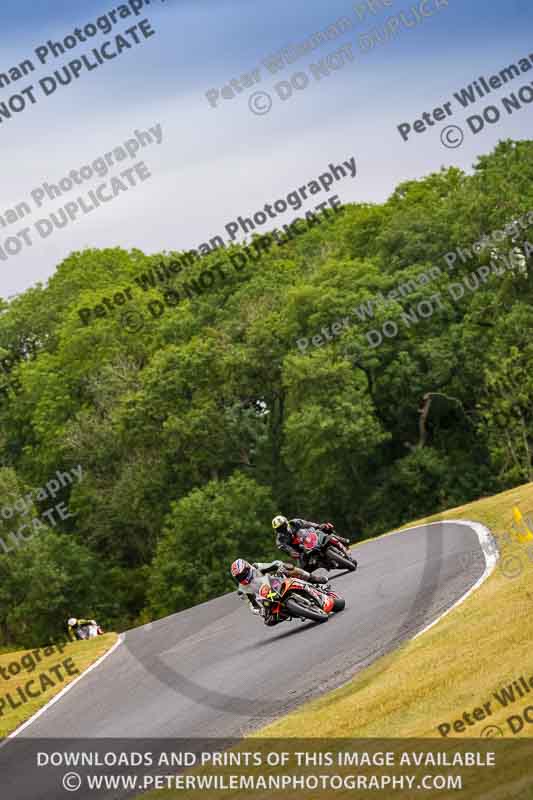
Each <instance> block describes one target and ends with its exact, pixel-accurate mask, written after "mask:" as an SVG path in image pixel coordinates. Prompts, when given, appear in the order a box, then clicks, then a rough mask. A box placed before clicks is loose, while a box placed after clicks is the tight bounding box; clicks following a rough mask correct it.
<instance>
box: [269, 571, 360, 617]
mask: <svg viewBox="0 0 533 800" xmlns="http://www.w3.org/2000/svg"><path fill="white" fill-rule="evenodd" d="M258 600H260V601H261V603H262V605H263V609H264V612H265V614H266V615H271V617H272V618H273V620H274V621H275V622H283V621H284V620H288V619H293V618H295V617H296V618H299V619H301V620H306V619H310V620H313V621H314V622H327V621H328V619H329V616H330V614H333V613H335V612H337V611H342V610H343V608H344V606H345V604H346V601H345V600H344V598H343V597H341V596H340V595H338V594H336V593H335V592H332V591H331V589H330V588H329V587H327V588H324V589H321V588H318V587H316V586H311V584H309V583H307V582H306V581H303V580H301V579H300V578H291V577H280V576H277V575H269V576H268V582H267V583H264V584H263V585H262V586H261V589H260V590H259V595H258Z"/></svg>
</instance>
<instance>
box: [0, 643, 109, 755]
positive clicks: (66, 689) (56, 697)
mask: <svg viewBox="0 0 533 800" xmlns="http://www.w3.org/2000/svg"><path fill="white" fill-rule="evenodd" d="M123 641H124V634H123V633H121V634H120V635H119V637H118V639H117V641H116V642H115V644H114V645H113V647H111V648H110V649H109V650H108V651H107V652H106V653H104V654H103V656H100V658H99V659H97V660H96V661H95V662H94V664H91V666H90V667H87V669H86V670H85V671H84V672H82V673H81V675H79V676H78V677H77V678H75V679H74V680H73V681H72V683H69V684H67V686H65V687H64V688H63V689H61V691H60V692H58V693H57V694H56V695H54V697H52V699H51V700H49V701H48V703H46V705H44V706H43V707H42V708H40V709H39V710H38V711H36V712H35V714H34V715H33V716H32V717H30V718H29V719H28V720H26V722H24V723H23V724H22V725H20V726H19V727H18V728H16V730H14V731H13V733H10V734H9V736H6V738H5V739H4V741H3V742H0V749H1V748H2V747H5V746H6V744H8V742H9V740H10V739H14V738H15V736H18V735H19V733H22V731H23V730H25V728H27V727H28V726H29V725H31V724H32V722H35V720H36V719H38V718H39V717H40V716H41V714H44V712H45V711H47V710H48V709H49V708H50V707H51V706H53V705H54V703H57V702H58V700H60V699H61V698H62V697H63V696H64V695H65V694H66V693H67V692H69V691H70V690H71V689H72V688H73V687H74V686H76V684H77V683H79V682H80V681H81V680H82V679H83V678H85V676H86V675H88V674H89V672H92V671H93V669H96V667H99V666H100V664H101V663H102V662H103V661H105V659H106V658H107V657H108V656H110V655H111V653H113V652H114V651H115V650H116V649H117V647H119V646H120V645H121V644H122V642H123Z"/></svg>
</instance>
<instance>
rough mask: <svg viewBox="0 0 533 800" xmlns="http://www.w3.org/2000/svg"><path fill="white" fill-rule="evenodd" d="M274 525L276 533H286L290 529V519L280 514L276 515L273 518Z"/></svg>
mask: <svg viewBox="0 0 533 800" xmlns="http://www.w3.org/2000/svg"><path fill="white" fill-rule="evenodd" d="M272 527H273V528H274V530H275V531H276V533H286V532H287V531H288V530H289V520H288V519H287V517H282V516H281V515H278V516H277V517H274V519H273V520H272Z"/></svg>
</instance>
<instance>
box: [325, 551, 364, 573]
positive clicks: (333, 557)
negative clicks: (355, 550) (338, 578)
mask: <svg viewBox="0 0 533 800" xmlns="http://www.w3.org/2000/svg"><path fill="white" fill-rule="evenodd" d="M328 557H329V560H330V562H332V563H333V564H334V565H335V566H337V567H339V568H340V569H348V570H350V572H355V570H356V569H357V561H352V559H351V558H349V557H348V556H345V555H343V553H341V552H340V550H337V548H336V547H328Z"/></svg>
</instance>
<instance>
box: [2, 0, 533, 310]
mask: <svg viewBox="0 0 533 800" xmlns="http://www.w3.org/2000/svg"><path fill="white" fill-rule="evenodd" d="M388 1H389V2H390V1H391V0H388ZM443 1H444V0H440V2H443ZM436 2H437V0H427V2H426V6H425V8H426V9H430V10H432V11H434V13H433V15H432V16H430V17H427V18H425V19H424V21H423V22H422V23H421V24H417V25H416V26H415V27H412V28H404V27H402V28H401V29H400V30H399V32H398V33H397V35H396V36H395V37H394V38H393V39H390V40H388V41H382V43H380V44H376V45H375V47H373V48H372V49H370V50H369V51H368V52H362V51H361V49H360V46H359V38H358V37H359V36H360V35H361V34H368V32H369V31H370V30H371V29H373V28H378V29H380V30H382V31H383V26H384V25H385V24H386V23H387V20H388V19H389V18H390V17H392V16H393V15H398V14H399V13H400V12H401V11H407V10H408V9H409V8H410V7H413V6H415V7H419V6H420V0H418V2H415V0H407V2H406V0H392V2H391V5H390V6H389V7H385V6H384V5H383V2H381V3H380V2H379V0H375V2H374V7H375V8H378V7H379V6H382V7H381V9H379V10H378V11H377V13H371V12H370V11H368V12H367V14H366V16H365V18H364V19H360V18H359V17H358V15H357V14H356V13H355V11H354V7H355V6H356V5H357V6H359V7H360V8H361V9H362V6H363V4H364V3H363V0H356V2H345V0H330V2H328V4H327V7H326V6H325V4H324V3H322V2H318V0H291V2H290V3H287V2H286V0H269V2H268V3H266V2H258V1H256V2H252V1H251V0H238V1H236V0H216V2H215V1H214V0H194V2H183V0H151V2H150V4H149V5H148V6H147V8H146V9H145V10H143V12H142V13H141V15H140V16H138V17H130V18H128V19H123V20H119V22H118V24H117V25H116V26H115V27H114V29H113V31H112V32H111V33H110V34H108V35H104V34H100V35H99V36H96V37H94V39H91V40H90V41H88V42H87V43H86V44H80V45H79V46H78V47H77V48H75V49H74V50H72V51H69V52H68V53H67V54H66V55H65V56H64V57H62V58H58V59H54V60H52V61H50V62H49V64H47V65H44V66H40V65H38V62H37V59H35V57H34V53H33V51H34V49H35V48H36V47H37V46H39V45H41V44H43V43H45V42H46V41H47V40H48V39H53V40H63V39H64V37H65V36H66V35H67V34H69V33H71V31H72V30H73V29H74V28H75V27H77V26H83V25H84V24H86V23H88V22H93V21H94V20H95V19H96V18H97V17H98V16H101V15H103V14H105V13H107V12H109V11H110V10H112V9H114V8H117V7H118V6H119V5H120V3H119V2H113V0H111V2H109V3H103V2H100V0H99V1H98V2H85V3H82V4H77V5H74V4H73V3H72V2H71V1H70V0H69V2H66V0H54V3H53V4H52V3H50V2H49V0H17V1H16V2H15V0H4V3H3V8H2V10H3V15H2V16H3V20H2V22H3V24H2V31H3V42H4V43H3V47H2V55H1V58H0V72H6V71H7V70H8V69H9V68H10V67H12V66H14V65H16V64H18V63H20V62H21V61H22V60H23V59H25V58H32V59H33V61H34V62H35V63H36V65H38V70H36V71H35V73H32V75H31V76H29V77H28V78H26V79H24V80H21V81H19V82H17V83H14V84H12V85H11V86H10V87H4V88H3V89H1V90H0V103H1V102H6V101H7V100H8V98H9V97H10V96H11V94H13V93H17V92H18V91H19V90H20V89H21V88H23V87H24V86H26V85H27V84H29V83H32V84H37V82H38V81H39V79H41V78H42V77H43V76H45V75H52V74H53V71H54V70H55V69H58V68H60V67H62V66H63V65H64V64H66V63H68V61H70V60H72V59H74V58H76V57H79V56H80V55H81V54H83V53H86V52H89V51H90V50H91V48H92V47H93V46H97V45H101V44H102V43H103V42H104V41H105V40H106V39H111V40H114V36H115V34H117V33H121V32H122V31H123V30H124V29H125V28H127V27H129V26H130V25H132V24H135V23H136V22H137V23H138V22H139V20H141V19H143V18H144V17H147V18H148V19H149V20H150V23H151V25H152V27H153V29H154V30H155V31H156V34H155V35H154V36H152V37H151V38H149V39H147V40H146V41H143V43H142V44H141V45H139V46H136V47H133V48H132V49H131V50H129V51H127V52H124V53H123V54H122V55H121V56H120V57H118V58H116V59H114V60H112V61H108V62H106V63H105V65H104V66H102V67H99V68H98V69H96V70H94V71H92V72H85V71H84V72H83V73H82V75H81V77H80V78H79V79H78V80H77V81H75V82H73V83H72V84H71V85H69V86H64V87H61V88H60V89H59V90H58V91H57V92H55V94H53V95H52V96H50V97H47V98H44V97H42V96H41V95H40V96H39V100H38V102H37V103H36V104H35V105H33V106H31V107H28V108H27V109H26V110H25V111H24V112H23V113H21V114H19V115H13V119H10V120H7V121H6V120H4V122H2V123H1V124H0V137H1V140H2V154H3V163H2V168H3V169H2V178H3V180H2V185H1V188H0V192H1V196H0V215H1V214H4V213H5V211H6V210H7V209H8V208H12V207H13V206H14V205H15V204H16V203H19V202H21V201H22V200H25V199H27V198H28V196H29V193H30V192H31V191H32V190H33V189H34V188H35V187H36V186H38V185H40V184H42V183H43V182H44V181H48V182H49V183H54V182H56V183H57V182H58V181H59V180H60V179H61V178H62V177H64V176H66V175H68V173H69V172H70V170H71V169H78V168H79V167H81V166H82V165H84V164H87V163H91V162H92V161H94V159H95V158H97V157H98V156H101V155H103V153H105V152H108V151H110V150H112V149H113V148H114V147H116V146H117V145H119V144H120V143H121V142H123V141H125V140H126V139H128V138H129V137H131V136H132V132H133V130H134V129H147V128H149V127H151V126H154V125H156V124H158V123H159V124H161V126H162V130H163V141H162V143H161V145H155V144H154V145H151V146H150V147H147V148H145V149H144V151H142V155H140V157H142V158H143V160H144V161H145V163H146V164H147V166H148V168H149V170H150V172H151V174H152V177H151V178H150V179H149V180H148V181H146V182H144V183H142V184H141V185H139V186H138V187H136V188H135V189H131V190H130V191H128V192H126V193H123V194H121V195H120V196H119V197H117V198H116V199H115V200H113V202H110V203H108V204H106V205H105V206H102V207H100V208H98V209H96V210H95V211H94V213H91V214H87V215H84V216H82V217H80V218H78V220H77V221H76V222H75V223H73V224H71V225H69V226H68V227H66V228H64V229H61V230H55V231H54V232H53V234H52V235H51V236H49V237H48V238H46V239H44V240H40V239H39V238H38V237H36V238H35V243H34V245H33V246H32V247H26V246H25V247H23V248H22V249H21V252H20V253H19V254H18V255H13V256H12V257H10V258H9V259H8V260H7V261H0V270H1V273H0V295H2V296H4V297H5V296H9V295H11V294H13V293H15V292H18V291H21V290H23V289H24V288H26V287H28V286H30V285H32V284H33V283H35V282H36V281H38V280H41V281H45V280H46V279H47V278H48V277H49V276H50V275H51V274H53V271H54V269H55V267H56V265H57V264H58V263H60V262H61V261H62V260H63V259H64V258H65V257H66V256H67V255H68V254H69V253H70V252H72V251H73V250H79V249H82V248H84V247H108V246H115V245H120V246H123V247H126V248H130V247H139V248H141V249H143V250H144V251H145V252H148V253H152V252H159V251H162V250H172V249H181V248H186V247H195V246H196V245H198V244H199V243H200V242H202V241H205V240H206V239H208V238H210V237H211V236H214V235H216V234H221V233H223V231H224V225H225V224H226V223H227V222H228V221H229V220H231V219H233V218H235V217H236V216H237V215H242V216H245V215H250V214H252V213H253V212H254V211H256V210H258V209H261V208H262V207H263V206H264V204H265V203H267V202H270V201H272V202H273V201H274V200H276V199H277V198H280V197H284V196H286V194H287V193H288V192H290V191H291V190H292V189H293V188H295V187H297V186H300V185H302V184H304V183H306V182H308V181H310V180H311V179H312V178H314V177H315V176H317V175H318V174H320V173H322V172H324V170H326V169H327V166H328V164H329V162H336V163H338V162H342V161H343V160H345V159H348V158H350V157H351V156H354V157H355V158H356V161H357V164H358V174H357V177H356V179H355V180H344V181H342V182H340V183H339V184H338V186H337V189H338V193H339V195H340V197H341V200H342V201H343V202H349V201H358V202H361V201H375V202H377V201H381V200H383V199H385V198H386V197H387V196H388V195H389V194H390V193H391V192H392V191H393V189H394V188H395V186H396V185H397V184H398V183H399V182H400V181H403V180H407V179H412V178H416V177H421V176H423V175H425V174H428V173H429V172H431V171H434V170H437V169H439V168H440V167H441V166H448V165H452V164H456V165H457V166H459V167H461V168H463V169H465V170H469V169H470V168H471V165H472V163H473V162H474V161H475V159H476V158H477V156H479V155H481V154H483V153H487V152H489V151H490V150H491V149H492V148H493V147H494V145H495V144H496V143H497V141H498V140H499V139H502V138H507V137H513V138H517V139H520V138H528V137H530V136H531V134H530V131H531V122H532V115H533V104H532V105H529V106H527V105H524V107H523V108H522V109H521V110H520V112H516V113H514V114H513V115H509V114H507V113H505V114H503V113H502V118H501V120H500V122H499V123H498V124H495V125H486V126H485V129H484V130H483V131H481V133H479V134H478V135H476V136H474V135H473V133H472V132H471V131H470V130H469V129H468V126H467V125H466V123H465V120H466V117H467V116H469V115H470V114H474V113H480V111H481V110H482V109H483V108H484V107H485V106H486V105H489V104H495V105H497V106H498V105H499V106H500V107H501V103H500V102H499V101H500V97H502V96H505V95H508V94H509V93H510V92H512V91H517V90H518V89H519V88H520V87H521V86H523V85H525V84H529V85H531V81H532V80H533V70H532V72H531V73H527V74H524V75H523V76H521V77H520V78H518V79H517V80H516V81H514V82H513V84H512V85H509V86H507V87H505V88H504V89H502V90H501V91H495V92H494V93H493V94H491V96H490V97H488V98H486V99H485V100H480V101H479V102H477V103H476V106H475V107H474V108H472V109H471V110H470V111H468V110H464V109H460V108H459V107H458V104H457V103H453V118H450V119H449V120H446V122H443V123H441V124H440V125H435V126H434V127H433V128H431V129H429V130H427V131H426V132H424V133H422V134H414V133H413V134H412V135H411V138H410V139H409V140H408V141H407V142H404V141H402V139H401V137H400V136H399V134H398V131H397V127H396V126H397V125H398V124H400V123H404V122H406V123H410V124H412V123H414V120H415V119H417V118H419V117H420V115H421V114H422V112H424V111H432V110H433V109H434V108H436V107H438V106H441V105H442V104H443V103H444V102H446V101H450V100H451V99H452V98H453V93H454V92H456V91H457V90H458V89H459V88H461V87H464V86H467V85H468V84H469V83H470V82H471V81H472V80H473V79H475V78H477V77H478V76H480V75H484V76H490V75H492V74H495V73H497V72H499V71H500V70H501V69H502V68H503V67H505V66H507V65H509V64H511V63H513V62H517V61H518V60H519V59H520V58H522V57H524V56H527V55H529V54H531V55H532V57H533V42H532V41H531V37H529V35H528V32H529V31H531V30H532V24H531V23H532V22H533V4H532V3H531V2H530V0H491V3H490V4H489V3H486V2H485V1H484V2H481V0H449V1H448V6H447V7H444V6H443V7H442V8H440V10H438V11H437V10H435V8H434V7H435V3H436ZM361 13H362V10H361ZM340 17H348V18H349V19H351V20H352V22H353V29H352V30H351V31H346V32H345V33H343V34H342V35H340V36H339V37H338V38H337V39H335V40H332V41H329V42H327V43H325V44H322V45H321V46H320V47H319V48H317V49H316V50H315V51H314V52H312V53H308V54H307V55H304V56H303V57H302V58H300V59H299V60H298V61H296V62H295V63H294V64H292V65H289V66H286V67H285V69H284V70H283V71H282V72H280V73H278V74H277V75H272V74H270V73H269V72H268V70H267V69H266V68H265V66H264V65H263V64H262V59H264V58H265V57H267V56H268V55H270V54H271V53H273V52H275V51H276V50H278V49H280V48H282V47H286V46H289V45H291V44H296V43H299V42H303V41H304V40H305V39H306V38H307V37H309V36H310V35H311V34H313V33H316V32H319V31H322V30H324V29H325V28H327V27H328V25H331V24H332V23H334V22H335V21H336V20H337V19H339V18H340ZM345 45H346V46H347V45H351V47H352V51H351V52H352V54H353V61H351V62H349V61H348V60H346V59H345V63H344V66H342V67H341V68H340V69H338V70H337V71H331V74H330V75H329V76H328V77H327V78H322V79H321V80H316V78H314V77H313V75H312V72H311V69H310V65H311V64H313V63H316V62H318V61H320V60H321V59H324V58H326V57H327V56H328V55H330V54H332V53H335V52H337V51H338V50H339V48H341V47H343V46H345ZM257 68H259V69H260V81H259V83H257V84H256V85H255V86H254V87H253V88H249V89H245V90H244V91H243V92H242V93H241V94H239V95H238V96H236V97H234V98H233V99H228V100H223V99H221V100H220V103H219V105H218V106H217V108H212V107H210V105H209V104H208V102H207V100H206V97H205V93H206V92H207V91H208V90H210V89H218V90H219V91H220V90H221V89H222V87H223V86H224V85H226V84H227V83H228V81H230V80H231V79H232V78H237V79H238V78H239V76H240V75H242V74H243V73H247V72H250V71H251V70H254V69H257ZM296 72H300V73H304V74H305V75H306V76H307V77H308V78H309V84H308V86H307V88H305V90H303V91H297V90H293V94H292V96H291V97H290V98H289V99H288V100H285V101H282V100H281V99H280V97H279V94H278V93H277V91H276V84H278V83H279V82H280V81H286V80H288V79H289V78H290V77H291V75H293V74H294V73H296ZM254 91H262V92H268V93H269V95H270V96H271V98H272V103H273V105H272V109H271V111H270V113H268V114H265V115H262V116H259V115H255V114H252V113H251V112H250V109H249V106H248V101H249V98H250V95H251V94H252V92H254ZM278 91H281V89H280V88H279V87H278ZM262 102H263V101H262ZM446 124H454V125H458V126H460V127H461V128H463V129H464V135H465V139H464V143H463V145H462V146H461V147H460V148H458V149H446V148H444V147H443V146H442V144H441V141H440V132H441V129H442V128H443V127H444V126H445V125H446ZM124 166H125V167H129V166H131V163H130V162H129V161H128V162H127V163H126V162H124V164H123V165H122V164H121V165H120V168H119V167H117V168H116V169H115V171H114V172H113V173H111V174H118V172H119V171H120V169H122V168H124ZM106 180H109V176H108V177H107V178H103V179H95V180H94V181H92V182H91V181H88V182H87V183H85V184H83V186H81V187H79V191H77V192H74V191H72V192H70V193H65V195H64V196H63V197H62V198H61V199H58V200H56V201H54V202H49V203H48V204H47V205H45V206H43V208H42V210H41V211H40V212H37V211H35V212H34V213H33V214H32V216H31V217H28V218H27V222H26V224H28V225H32V224H33V223H34V222H35V221H36V220H37V219H40V218H42V217H46V216H47V215H49V214H50V213H51V212H53V211H56V210H57V209H58V208H60V207H61V206H62V205H64V203H66V202H68V201H72V200H75V199H76V197H77V196H79V194H80V193H81V194H86V192H87V191H88V190H89V189H93V188H94V187H95V186H96V185H98V184H99V183H102V182H105V181H106ZM322 199H323V198H322V197H317V202H320V200H322ZM313 205H314V202H312V203H310V205H309V207H310V208H311V207H312V206H313ZM292 216H294V212H291V213H289V214H288V215H287V216H286V217H285V218H280V220H279V221H280V222H287V221H289V219H291V218H292ZM276 224H278V220H276ZM19 227H22V224H21V223H17V224H15V225H10V226H9V227H0V247H1V246H2V244H3V243H4V242H5V239H6V237H7V236H10V235H12V234H13V233H15V232H16V231H17V230H19Z"/></svg>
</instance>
